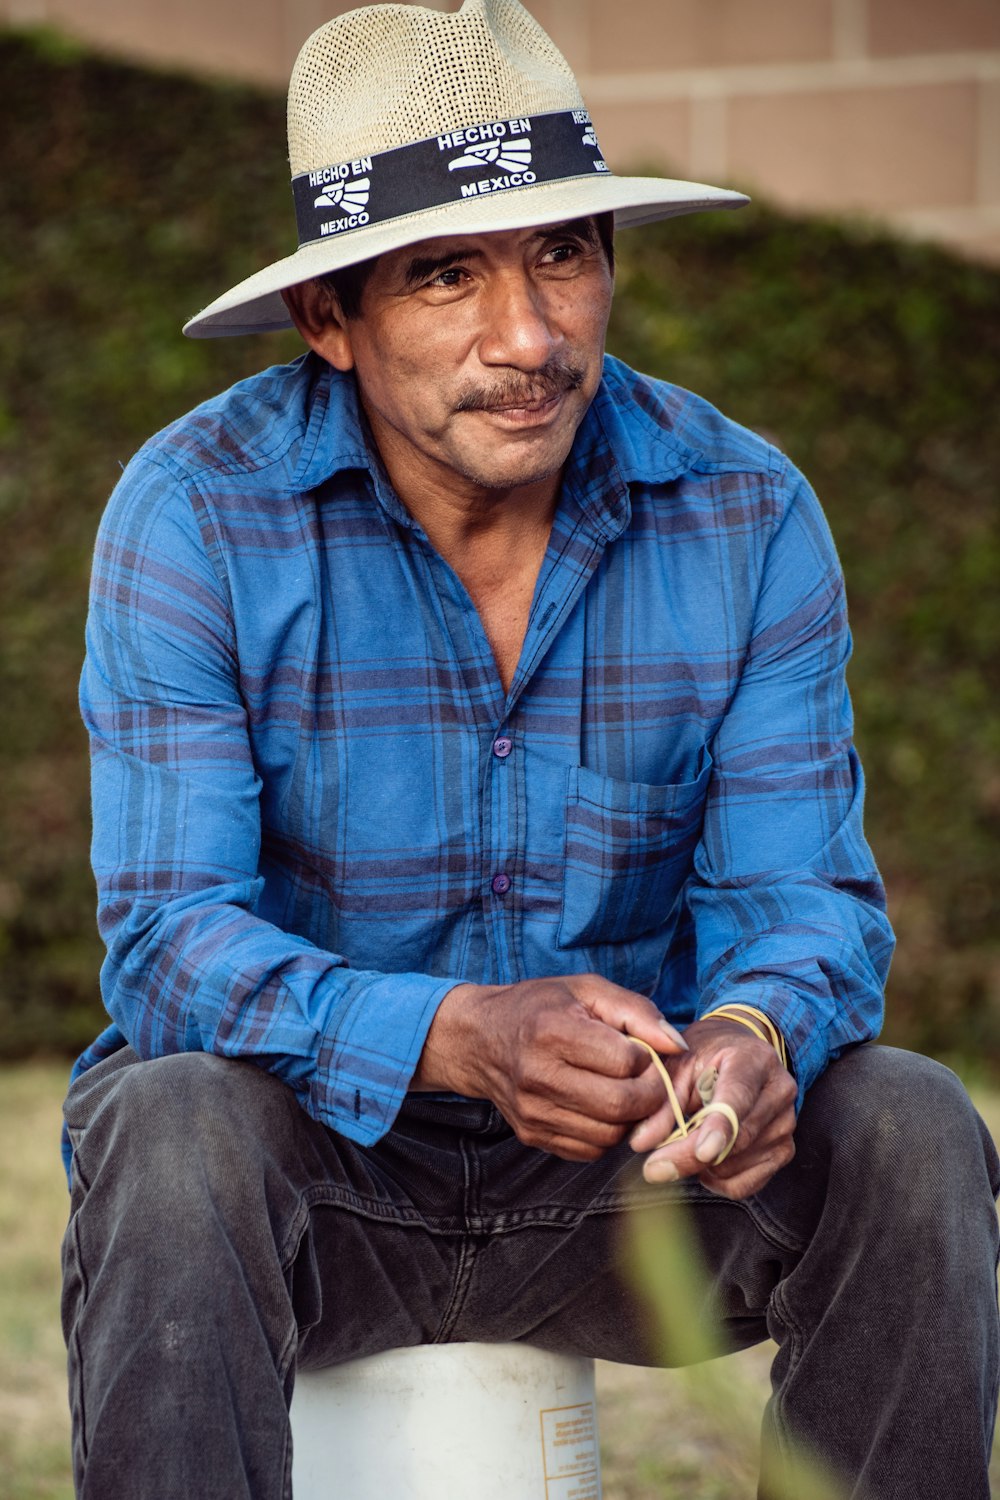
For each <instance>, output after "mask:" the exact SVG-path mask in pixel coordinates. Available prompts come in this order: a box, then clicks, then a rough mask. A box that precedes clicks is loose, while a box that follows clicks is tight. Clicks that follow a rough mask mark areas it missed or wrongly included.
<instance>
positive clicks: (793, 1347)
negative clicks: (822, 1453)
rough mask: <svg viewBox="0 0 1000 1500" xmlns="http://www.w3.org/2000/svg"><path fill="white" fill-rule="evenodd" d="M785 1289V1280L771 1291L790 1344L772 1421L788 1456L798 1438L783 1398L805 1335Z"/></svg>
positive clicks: (774, 1393)
mask: <svg viewBox="0 0 1000 1500" xmlns="http://www.w3.org/2000/svg"><path fill="white" fill-rule="evenodd" d="M783 1290H784V1282H783V1281H782V1282H779V1283H778V1285H777V1286H776V1287H775V1289H774V1291H773V1292H772V1293H771V1300H770V1308H771V1310H772V1311H773V1312H774V1313H776V1314H777V1316H778V1317H779V1318H780V1319H781V1322H782V1324H783V1325H784V1328H785V1332H786V1342H787V1344H788V1355H787V1364H786V1366H785V1371H784V1378H783V1380H782V1382H781V1385H780V1387H779V1388H778V1389H777V1390H774V1391H772V1394H771V1401H770V1406H771V1422H772V1426H773V1429H774V1437H775V1442H776V1444H777V1446H778V1447H779V1448H780V1449H781V1450H782V1452H783V1453H784V1456H785V1457H786V1458H788V1457H789V1456H790V1455H792V1454H794V1451H795V1447H796V1440H795V1437H794V1435H793V1433H792V1431H791V1428H790V1427H789V1426H788V1423H787V1422H786V1421H785V1403H784V1399H783V1398H784V1393H785V1391H787V1390H788V1388H789V1386H790V1385H791V1383H792V1377H793V1375H794V1373H795V1368H796V1366H797V1364H798V1362H799V1357H800V1356H801V1353H802V1347H803V1343H804V1336H803V1332H802V1330H801V1328H800V1327H799V1325H798V1323H797V1322H796V1320H795V1318H794V1317H793V1316H792V1314H791V1312H790V1310H789V1307H788V1303H787V1302H786V1300H785V1298H784V1295H783ZM769 1331H770V1330H769ZM772 1337H773V1334H772ZM781 1347H782V1351H783V1352H784V1349H785V1343H784V1342H783V1343H782V1346H781Z"/></svg>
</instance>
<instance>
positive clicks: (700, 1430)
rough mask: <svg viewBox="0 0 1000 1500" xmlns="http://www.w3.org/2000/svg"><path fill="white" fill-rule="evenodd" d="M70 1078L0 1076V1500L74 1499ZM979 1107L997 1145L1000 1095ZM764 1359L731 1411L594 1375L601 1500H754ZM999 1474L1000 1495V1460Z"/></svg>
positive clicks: (738, 1372)
mask: <svg viewBox="0 0 1000 1500" xmlns="http://www.w3.org/2000/svg"><path fill="white" fill-rule="evenodd" d="M66 1073H67V1069H66V1067H65V1065H64V1064H62V1063H57V1064H53V1063H24V1064H21V1065H18V1066H13V1067H5V1068H0V1140H2V1141H3V1152H2V1156H0V1500H72V1494H73V1487H72V1483H71V1479H70V1466H69V1419H68V1416H67V1411H66V1396H65V1355H64V1351H63V1343H62V1336H61V1334H60V1330H59V1244H60V1240H61V1238H62V1232H63V1227H64V1224H65V1219H66V1210H67V1204H68V1197H67V1194H66V1186H65V1180H64V1178H63V1176H62V1169H61V1166H60V1162H59V1155H58V1133H59V1124H60V1103H61V1099H62V1095H63V1092H64V1089H65V1084H66ZM976 1102H977V1105H978V1106H979V1109H980V1110H981V1112H982V1113H983V1115H984V1117H985V1119H986V1121H987V1123H988V1125H989V1126H990V1129H991V1130H992V1131H993V1133H994V1136H996V1135H997V1134H998V1132H1000V1094H980V1093H977V1094H976ZM770 1352H771V1351H770V1349H769V1347H768V1346H762V1347H760V1348H758V1349H751V1350H748V1351H747V1352H746V1353H744V1354H740V1355H737V1356H733V1357H731V1358H729V1359H728V1360H727V1361H726V1362H725V1364H724V1365H720V1366H718V1373H719V1374H721V1373H722V1372H723V1371H724V1372H725V1374H726V1376H727V1377H728V1381H729V1384H728V1387H727V1394H726V1410H725V1411H716V1410H711V1409H708V1408H707V1407H706V1404H705V1400H704V1396H703V1392H704V1390H705V1382H704V1380H703V1379H699V1378H698V1377H696V1376H695V1375H694V1372H691V1373H690V1374H687V1373H685V1372H681V1373H679V1374H677V1373H674V1372H669V1371H659V1370H640V1369H635V1368H633V1367H631V1366H625V1365H599V1366H598V1391H599V1395H600V1420H601V1432H602V1437H603V1443H602V1454H603V1470H604V1500H664V1497H667V1496H669V1497H670V1500H750V1497H751V1496H752V1495H753V1493H754V1487H755V1483H756V1454H755V1452H754V1451H753V1444H752V1443H750V1442H748V1441H747V1438H746V1433H747V1430H748V1421H750V1420H753V1421H754V1422H755V1421H756V1418H757V1415H758V1414H759V1412H760V1410H761V1409H762V1408H763V1405H764V1402H765V1400H766V1399H767V1392H768V1377H767V1371H768V1366H769V1362H770ZM714 1389H715V1390H716V1391H717V1390H718V1389H719V1382H718V1380H716V1381H715V1383H714ZM992 1473H993V1483H994V1486H995V1489H994V1492H995V1493H996V1494H998V1495H1000V1454H998V1455H997V1457H995V1459H994V1464H993V1471H992ZM109 1500H110V1497H109Z"/></svg>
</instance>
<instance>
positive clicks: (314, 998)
mask: <svg viewBox="0 0 1000 1500" xmlns="http://www.w3.org/2000/svg"><path fill="white" fill-rule="evenodd" d="M849 649H850V646H849V636H848V629H847V622H846V616H845V607H844V593H843V584H842V578H841V572H840V568H839V565H838V562H837V558H836V554H835V551H834V547H833V543H832V541H831V538H830V534H829V531H828V529H827V526H826V523H825V521H824V519H823V516H822V514H821V512H820V509H819V507H818V505H817V503H816V500H815V498H814V496H813V494H812V492H811V491H810V489H809V487H808V486H807V484H806V483H805V481H804V480H803V479H802V477H801V476H800V475H799V474H798V473H797V471H796V470H795V469H794V468H793V467H792V466H791V465H790V463H789V462H788V461H787V460H786V459H785V458H784V457H783V456H782V455H781V454H780V453H778V452H777V451H776V450H775V449H773V448H771V447H769V446H768V445H767V444H766V443H765V442H764V441H762V440H761V439H760V438H759V437H757V436H755V435H754V434H753V433H750V432H748V431H746V430H745V429H743V428H741V427H738V426H736V425H735V424H733V423H731V422H729V421H727V420H726V419H725V418H724V417H722V416H721V415H720V414H719V413H718V412H717V411H716V410H714V408H712V407H711V406H709V405H708V404H707V403H706V402H704V401H702V400H700V399H698V398H697V397H695V396H692V395H690V394H689V393H687V392H685V391H682V390H679V389H677V388H675V387H672V386H669V385H666V384H663V383H661V382H658V381H655V380H651V379H648V378H645V377H643V376H641V375H638V374H636V373H635V372H633V371H631V370H629V369H628V368H627V367H626V366H624V365H622V364H620V363H619V362H617V361H616V360H613V359H610V358H609V359H608V360H607V361H606V365H605V377H604V381H603V384H602V386H601V388H600V390H599V392H598V395H597V397H596V399H595V400H594V402H593V404H592V406H591V408H590V411H589V412H588V414H587V416H586V418H585V419H584V421H583V423H582V425H581V427H580V429H579V431H578V433H577V437H576V441H575V444H574V447H573V450H572V453H571V455H570V459H569V462H568V465H567V468H566V473H565V479H564V484H563V489H562V495H561V499H560V502H559V506H558V511H557V515H556V518H555V524H554V526H553V530H552V536H551V541H550V545H549V549H548V553H547V555H546V558H545V560H544V563H543V566H542V570H541V574H540V577H539V579H538V584H537V588H536V591H535V597H534V602H533V605H532V608H531V615H530V619H529V623H528V629H527V635H526V638H525V641H524V648H523V652H522V656H521V660H520V664H519V666H518V669H517V673H516V676H515V678H514V681H513V683H512V686H511V689H510V692H509V693H507V694H506V695H505V694H504V692H503V689H502V687H501V684H500V681H499V677H498V674H497V671H496V668H495V665H494V662H493V658H492V655H491V652H490V647H489V644H488V642H487V639H486V636H485V634H484V632H483V629H482V626H481V624H480V621H479V618H478V616H477V614H476V611H475V609H474V607H473V605H472V603H471V601H470V599H469V597H468V595H467V594H466V592H465V590H464V588H463V587H462V585H461V584H460V583H459V581H458V579H457V578H456V576H455V575H454V573H453V572H452V571H451V569H450V568H449V567H448V566H447V565H446V564H445V563H444V562H443V561H442V559H441V558H440V557H439V556H438V555H437V554H436V553H435V552H434V550H433V549H432V548H431V547H430V545H429V543H428V541H427V539H426V537H425V535H424V534H423V532H422V530H421V528H420V527H419V526H418V525H416V524H415V522H414V521H413V520H412V519H411V517H410V516H409V514H408V513H407V512H406V510H405V509H404V508H403V507H402V505H401V503H400V501H399V499H398V498H397V497H396V495H395V494H394V493H393V491H392V489H391V486H390V485H389V482H388V480H387V477H386V475H385V473H384V471H383V469H382V467H381V465H380V463H379V460H378V457H377V454H376V453H375V452H374V451H373V449H372V446H371V444H370V441H369V440H367V439H366V435H365V426H364V423H363V421H362V420H360V419H359V412H358V407H357V401H356V393H355V387H354V383H353V379H352V378H351V377H350V376H342V375H339V374H337V373H336V372H334V371H332V370H331V369H330V368H328V367H327V366H325V365H324V364H322V363H321V362H320V361H318V360H317V359H316V358H315V356H312V355H305V356H303V357H302V358H301V359H300V360H298V361H296V362H294V363H292V364H290V365H287V366H281V367H276V368H273V369H270V370H266V371H264V372H263V373H262V374H260V375H258V376H256V377H254V378H252V379H250V380H247V381H245V382H242V383H241V384H239V385H237V386H235V387H234V388H233V389H232V390H230V391H228V392H226V393H225V394H223V395H222V396H220V397H218V398H217V399H215V400H213V401H210V402H208V403H207V404H206V405H204V406H202V407H199V408H198V409H197V410H196V411H195V412H193V413H191V414H189V415H188V416H186V417H185V418H183V419H182V420H181V421H179V422H176V423H174V424H173V425H172V426H170V427H168V428H167V429H166V430H165V431H163V432H161V433H160V434H159V435H158V436H156V437H154V438H153V439H152V440H151V441H150V442H149V443H147V444H146V445H145V447H144V448H142V449H141V451H140V452H139V454H138V455H137V456H136V457H135V459H134V460H133V461H132V462H131V464H129V466H128V468H127V469H126V471H125V473H124V476H123V477H122V479H121V481H120V483H119V484H118V487H117V489H116V490H115V493H114V495H113V496H112V498H111V501H110V504H109V506H108V509H107V512H106V514H105V517H104V520H103V523H102V525H101V528H100V532H99V536H98V540H97V546H96V554H95V559H94V570H93V587H92V600H91V610H90V616H89V622H88V631H87V659H86V665H85V667H84V672H83V681H82V689H81V702H82V708H83V715H84V719H85V721H86V724H87V727H88V729H89V732H90V736H91V742H92V753H93V807H94V838H93V862H94V869H95V872H96V877H97V882H98V888H99V923H100V929H101V932H102V934H103V937H104V940H105V942H106V945H107V959H106V962H105V964H104V967H103V970H102V991H103V996H104V1002H105V1005H106V1007H107V1009H108V1012H109V1013H110V1015H111V1017H112V1021H113V1024H112V1025H111V1026H109V1027H108V1028H107V1029H106V1030H105V1031H104V1032H103V1033H102V1035H101V1036H100V1037H99V1038H98V1039H97V1041H96V1042H94V1043H93V1044H92V1045H91V1047H90V1048H88V1050H87V1051H86V1052H85V1053H84V1055H83V1057H82V1058H81V1059H80V1060H79V1062H78V1063H77V1066H76V1070H75V1072H76V1073H79V1072H80V1071H82V1070H84V1069H85V1068H87V1067H89V1066H91V1065H92V1064H93V1063H94V1062H96V1061H98V1060H99V1059H100V1058H101V1057H104V1056H106V1055H108V1054H109V1053H110V1052H112V1051H114V1050H115V1049H116V1048H117V1047H120V1046H121V1045H123V1044H124V1043H125V1042H128V1043H130V1044H131V1045H132V1046H133V1047H134V1048H135V1050H136V1051H137V1052H138V1053H139V1054H140V1055H141V1056H142V1057H156V1056H160V1055H162V1054H165V1053H171V1052H176V1051H180V1050H185V1049H202V1050H205V1051H210V1052H215V1053H220V1054H224V1055H226V1056H229V1057H239V1058H247V1059H250V1060H251V1061H252V1062H254V1063H256V1064H258V1065H259V1066H260V1067H263V1068H267V1069H269V1070H271V1071H272V1072H274V1073H276V1074H278V1075H279V1076H280V1077H281V1078H282V1079H283V1080H284V1081H285V1082H286V1083H287V1084H288V1085H289V1086H290V1087H291V1088H292V1089H293V1090H294V1091H295V1094H296V1095H297V1097H298V1099H299V1101H300V1103H301V1104H302V1106H303V1107H304V1108H305V1109H306V1110H308V1111H309V1113H310V1114H311V1115H313V1116H315V1117H316V1118H317V1119H319V1120H322V1121H324V1122H326V1123H327V1124H328V1125H330V1126H332V1127H333V1128H334V1129H336V1130H338V1131H340V1132H342V1133H343V1134H344V1135H346V1136H349V1137H350V1138H351V1139H352V1140H355V1141H359V1142H362V1143H370V1142H373V1141H375V1140H377V1139H378V1138H379V1137H380V1136H381V1135H382V1134H383V1133H384V1132H385V1131H386V1130H388V1129H389V1128H390V1127H391V1125H392V1122H393V1119H394V1117H395V1114H396V1112H397V1110H398V1108H399V1105H400V1102H401V1099H402V1097H403V1095H404V1093H405V1091H406V1088H407V1084H408V1082H409V1079H410V1077H411V1075H412V1072H413V1069H414V1067H415V1065H416V1062H417V1059H418V1057H419V1054H420V1050H421V1046H422V1044H423V1039H424V1036H425V1034H426V1032H427V1029H428V1026H429V1025H430V1022H431V1019H432V1017H433V1015H434V1012H435V1009H436V1007H437V1005H438V1004H439V1002H440V1001H441V1000H442V998H443V997H444V995H445V994H446V993H447V992H448V990H449V989H450V988H451V987H452V986H453V985H454V984H455V983H457V982H459V981H463V980H471V981H476V982H480V983H507V982H510V981H514V980H519V979H524V978H528V977H533V976H541V975H552V974H571V973H578V972H581V971H594V972H597V973H601V974H603V975H605V976H607V977H608V978H610V979H612V980H614V981H616V982H617V983H619V984H622V985H625V986H627V987H629V988H631V989H634V990H637V991H640V992H641V993H643V994H645V995H650V996H652V998H653V999H654V1000H655V1002H656V1003H657V1005H659V1007H660V1008H661V1010H662V1011H663V1012H664V1014H665V1015H667V1016H668V1017H669V1018H670V1019H671V1020H673V1021H675V1022H679V1023H681V1024H682V1025H683V1024H684V1023H685V1022H689V1021H691V1020H692V1019H693V1018H695V1017H697V1016H701V1015H704V1014H705V1013H706V1012H707V1011H710V1010H712V1008H713V1007H715V1006H718V1005H720V1004H722V1003H724V1002H726V1001H733V1000H739V1001H744V1002H747V1003H749V1004H752V1005H755V1006H758V1007H759V1008H760V1009H761V1010H763V1011H765V1012H766V1013H767V1014H768V1015H769V1016H770V1017H771V1018H772V1019H773V1020H774V1022H775V1023H776V1024H777V1025H778V1026H779V1027H780V1029H781V1031H782V1032H783V1033H784V1036H785V1038H786V1040H787V1043H788V1047H789V1052H790V1057H791V1063H792V1066H793V1067H794V1071H795V1075H796V1078H797V1081H798V1084H799V1090H800V1099H801V1094H802V1092H803V1091H804V1090H805V1089H806V1088H808V1086H809V1085H810V1083H812V1082H813V1080H814V1079H815V1078H816V1077H817V1076H818V1074H819V1073H820V1072H821V1071H822V1069H823V1068H824V1067H825V1065H826V1064H827V1062H828V1061H829V1060H830V1059H831V1058H832V1057H834V1056H836V1055H837V1053H838V1052H839V1051H840V1050H841V1049H843V1048H844V1047H845V1046H847V1045H849V1044H850V1043H853V1042H858V1041H861V1040H863V1039H865V1038H869V1037H871V1036H873V1035H874V1034H876V1032H877V1031H878V1028H879V1025H880V1019H881V1009H882V989H883V983H884V979H885V975H886V971H887V968H888V963H889V957H890V953H891V948H892V937H891V932H890V929H889V926H888V923H887V920H886V916H885V905H884V895H883V891H882V886H881V883H880V880H879V877H878V874H877V871H876V869H875V866H874V864H873V861H872V857H871V854H870V852H869V850H868V847H867V845H866V843H865V841H864V837H863V834H862V826H861V812H862V796H863V792H862V777H861V770H860V767H859V765H858V761H857V759H856V757H855V754H854V751H853V749H852V744H851V729H852V725H851V713H850V706H849V702H848V696H847V692H846V688H845V682H844V669H845V665H846V662H847V658H848V655H849Z"/></svg>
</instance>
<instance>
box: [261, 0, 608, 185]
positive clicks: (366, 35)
mask: <svg viewBox="0 0 1000 1500" xmlns="http://www.w3.org/2000/svg"><path fill="white" fill-rule="evenodd" d="M583 107H584V104H583V98H582V96H581V94H580V90H579V88H578V87H577V83H576V79H575V78H574V77H573V74H572V73H571V71H570V68H569V64H568V63H567V62H566V59H565V58H564V57H563V55H562V53H561V52H560V51H559V49H558V48H557V47H556V46H555V45H554V44H553V42H552V41H550V39H549V37H548V36H546V34H545V32H544V31H543V30H542V28H541V27H540V26H539V25H538V22H537V21H535V20H534V19H533V18H532V17H531V16H530V15H529V14H528V12H527V11H526V10H525V9H524V8H523V7H522V6H521V5H517V4H514V3H512V0H466V3H465V4H464V5H463V6H462V9H461V10H460V11H458V12H457V13H455V14H447V13H445V12H443V11H437V10H428V9H426V8H425V7H424V6H416V5H372V6H369V7H367V8H366V9H365V10H355V11H349V12H348V14H347V15H345V16H340V17H338V19H337V20H335V21H329V22H328V23H327V24H326V25H325V26H321V27H320V28H319V30H318V31H315V32H314V33H313V35H312V36H311V37H310V38H309V40H308V41H307V42H306V44H305V46H304V47H303V48H302V51H301V52H300V53H299V57H298V60H297V62H296V64H295V67H294V69H293V70H292V79H291V83H290V84H289V88H288V159H289V162H290V164H291V168H292V174H293V175H295V174H296V173H298V172H308V171H312V170H314V169H316V168H318V167H325V166H328V165H329V164H330V163H331V162H340V161H351V160H352V159H354V158H356V157H361V156H371V155H372V154H373V153H374V152H376V151H388V150H390V149H391V148H392V147H394V146H405V145H407V144H409V142H411V141H420V140H424V139H425V138H426V137H427V136H431V135H439V134H442V133H443V132H444V131H449V130H461V129H464V128H465V126H467V125H475V124H478V123H479V122H480V121H483V120H502V119H510V118H512V117H514V116H518V115H538V114H544V113H546V112H547V111H549V110H555V109H582V108H583Z"/></svg>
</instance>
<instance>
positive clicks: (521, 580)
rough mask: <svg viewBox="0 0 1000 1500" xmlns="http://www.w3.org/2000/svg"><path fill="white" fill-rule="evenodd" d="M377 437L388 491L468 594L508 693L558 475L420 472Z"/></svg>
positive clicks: (428, 469)
mask: <svg viewBox="0 0 1000 1500" xmlns="http://www.w3.org/2000/svg"><path fill="white" fill-rule="evenodd" d="M374 427H375V424H373V428H374ZM380 436H381V435H380V434H379V433H378V431H377V429H375V437H376V441H377V442H378V447H379V452H380V455H381V457H382V461H383V463H384V465H385V468H386V472H387V474H388V476H389V480H390V482H391V483H392V486H393V489H394V490H395V491H396V494H397V495H398V497H399V499H400V500H401V501H402V503H403V505H404V506H405V507H406V509H407V510H408V511H409V513H410V515H411V516H412V517H413V519H414V520H415V521H416V522H417V523H418V524H419V525H420V526H421V527H422V528H423V530H424V532H425V533H426V535H427V539H428V541H429V542H430V544H431V546H432V547H433V548H434V550H435V551H436V552H437V553H439V554H440V556H441V557H442V558H443V559H444V561H445V562H446V563H448V565H449V566H450V567H451V568H452V569H453V571H454V572H455V573H456V574H457V576H458V578H459V579H460V580H461V582H462V584H463V585H464V587H465V589H466V592H467V593H468V594H469V597H470V598H471V599H472V602H473V604H474V605H475V607H476V610H477V612H478V614H479V618H480V620H481V622H482V625H483V629H484V630H485V632H486V636H487V639H488V640H489V642H490V646H491V647H492V650H493V655H494V658H495V660H496V664H497V669H498V671H499V674H500V678H501V681H502V683H503V687H504V691H505V692H506V691H508V690H509V688H510V685H511V681H512V679H513V676H514V672H515V670H516V668H517V663H518V660H519V658H520V654H521V647H522V645H523V642H524V636H525V632H526V630H527V625H528V615H529V613H530V610H531V601H532V599H533V597H534V591H535V584H536V582H537V580H538V574H539V571H540V569H541V565H542V560H543V558H544V556H545V551H546V548H547V546H548V542H549V535H550V533H551V530H552V521H553V517H554V516H555V511H556V506H557V504H558V501H559V491H560V487H561V484H562V474H561V473H557V474H552V475H548V476H546V478H544V479H541V480H538V481H536V482H534V483H532V484H526V485H518V486H515V487H513V488H511V489H489V488H486V487H485V486H482V485H478V484H476V483H474V482H473V481H472V480H469V479H466V478H465V477H464V476H463V475H460V474H457V473H455V472H454V471H452V470H442V472H441V474H440V475H438V474H436V473H435V472H434V470H433V467H432V466H425V467H424V468H422V469H420V470H419V471H417V470H416V469H415V468H414V467H413V465H412V464H406V463H404V462H402V461H401V459H400V456H399V455H398V454H397V453H396V452H395V451H394V447H393V444H392V443H391V441H390V442H386V441H384V440H383V441H379V438H380Z"/></svg>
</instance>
